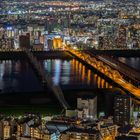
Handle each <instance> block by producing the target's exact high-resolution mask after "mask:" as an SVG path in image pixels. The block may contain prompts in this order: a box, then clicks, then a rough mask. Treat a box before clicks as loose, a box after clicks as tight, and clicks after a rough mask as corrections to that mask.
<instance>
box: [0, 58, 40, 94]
mask: <svg viewBox="0 0 140 140" xmlns="http://www.w3.org/2000/svg"><path fill="white" fill-rule="evenodd" d="M0 90H1V92H2V93H5V92H34V91H42V87H41V85H40V82H39V81H38V79H37V77H36V75H35V73H34V72H33V70H32V69H31V67H30V66H29V64H28V63H27V62H26V61H24V62H21V61H10V60H6V61H1V63H0Z"/></svg>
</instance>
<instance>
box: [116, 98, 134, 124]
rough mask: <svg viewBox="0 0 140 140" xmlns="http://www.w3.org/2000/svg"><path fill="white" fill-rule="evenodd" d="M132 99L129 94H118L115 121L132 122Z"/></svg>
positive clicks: (118, 122)
mask: <svg viewBox="0 0 140 140" xmlns="http://www.w3.org/2000/svg"><path fill="white" fill-rule="evenodd" d="M132 109H133V107H132V99H131V97H130V96H128V95H117V96H116V97H115V99H114V123H116V124H118V125H127V124H130V121H131V116H132Z"/></svg>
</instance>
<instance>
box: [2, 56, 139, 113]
mask: <svg viewBox="0 0 140 140" xmlns="http://www.w3.org/2000/svg"><path fill="white" fill-rule="evenodd" d="M121 59H122V58H121ZM136 60H137V61H133V59H129V61H130V63H129V64H131V63H132V64H133V65H134V66H136V67H137V66H138V67H139V65H138V63H139V62H138V61H139V60H140V58H139V59H138V58H137V59H136ZM127 61H128V60H127ZM42 65H43V68H44V69H45V70H46V71H48V72H49V73H50V74H51V76H52V80H53V83H54V84H55V85H64V86H65V85H66V86H68V87H69V88H70V89H71V88H72V87H74V86H75V87H80V86H81V87H82V86H89V87H93V88H95V89H97V88H98V89H102V88H106V89H108V88H110V89H111V88H112V86H111V85H110V84H109V83H108V82H107V81H106V80H104V79H103V78H101V77H100V76H99V75H98V74H96V73H95V72H93V71H91V70H90V69H88V68H86V66H85V65H83V64H82V63H80V62H79V61H77V60H75V59H73V60H60V59H52V60H44V61H43V62H42ZM0 90H1V93H6V92H39V91H43V88H42V87H41V84H40V82H39V80H38V79H37V76H36V75H35V73H34V71H33V70H32V68H31V66H30V65H29V63H28V62H26V61H24V62H23V61H0ZM74 94H75V93H73V92H70V96H68V98H69V97H71V98H73V95H74ZM93 94H94V92H93ZM67 95H68V93H65V96H67ZM113 96H114V93H109V92H106V91H105V92H102V93H101V94H100V95H98V100H99V102H98V106H99V108H100V111H99V112H100V113H103V114H110V113H111V112H112V111H113V108H112V107H113ZM69 99H70V98H69ZM11 100H12V99H11ZM75 101H76V99H75ZM108 101H109V102H108ZM19 102H20V101H19ZM15 104H16V103H15Z"/></svg>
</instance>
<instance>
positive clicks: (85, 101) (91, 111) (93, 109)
mask: <svg viewBox="0 0 140 140" xmlns="http://www.w3.org/2000/svg"><path fill="white" fill-rule="evenodd" d="M77 108H78V117H79V118H91V119H96V118H97V97H94V98H78V99H77Z"/></svg>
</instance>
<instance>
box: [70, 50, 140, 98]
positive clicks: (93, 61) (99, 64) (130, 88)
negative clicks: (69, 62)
mask: <svg viewBox="0 0 140 140" xmlns="http://www.w3.org/2000/svg"><path fill="white" fill-rule="evenodd" d="M68 51H69V52H70V53H71V54H73V55H74V56H76V57H77V58H79V59H80V60H82V61H84V62H86V63H87V64H89V65H90V66H92V67H93V68H95V69H97V70H98V71H99V72H100V73H102V74H103V75H105V76H106V77H108V78H109V79H111V80H112V81H113V82H114V83H116V84H117V85H119V86H120V87H121V88H122V89H123V90H125V91H127V92H129V93H131V94H132V95H134V96H135V97H137V98H138V99H140V89H139V88H137V87H136V86H134V85H133V84H131V83H129V82H127V81H126V80H125V79H124V78H123V77H122V76H121V74H120V73H119V72H118V71H117V70H115V69H114V68H112V67H110V66H109V65H107V64H105V63H104V62H103V61H101V60H99V59H97V58H96V57H92V56H91V55H89V54H87V53H85V52H81V51H77V50H73V49H70V48H68Z"/></svg>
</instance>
